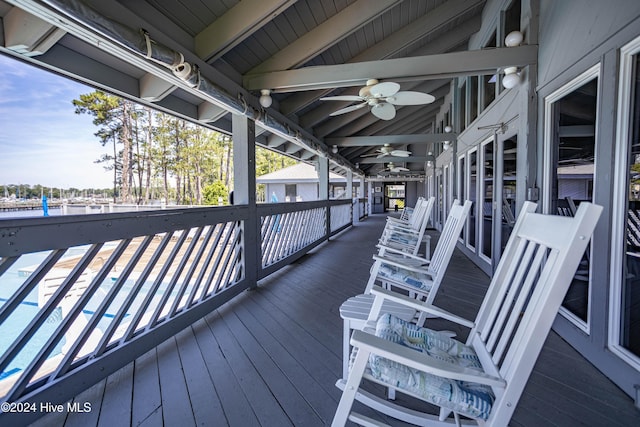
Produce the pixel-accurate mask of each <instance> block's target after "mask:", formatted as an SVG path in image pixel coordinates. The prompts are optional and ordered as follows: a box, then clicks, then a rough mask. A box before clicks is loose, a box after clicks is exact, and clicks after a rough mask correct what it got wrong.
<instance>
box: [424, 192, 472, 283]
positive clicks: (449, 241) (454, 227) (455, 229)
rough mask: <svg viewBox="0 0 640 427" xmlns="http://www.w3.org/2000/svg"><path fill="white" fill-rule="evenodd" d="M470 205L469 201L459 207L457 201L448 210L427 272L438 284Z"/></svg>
mask: <svg viewBox="0 0 640 427" xmlns="http://www.w3.org/2000/svg"><path fill="white" fill-rule="evenodd" d="M472 204H473V203H472V202H471V201H470V200H467V201H466V202H464V205H460V204H458V203H457V201H454V202H453V205H452V206H451V209H450V210H449V215H448V216H447V220H446V221H445V223H444V227H442V232H441V233H440V238H439V239H438V243H437V244H436V247H435V249H434V250H433V254H432V255H431V262H430V263H429V270H430V271H432V272H433V273H434V276H437V277H438V279H439V280H437V279H436V277H434V282H435V281H436V280H437V281H438V283H439V282H440V281H441V280H442V278H443V277H444V273H445V270H446V269H447V266H448V265H449V260H450V259H451V255H452V254H453V250H454V249H455V247H456V242H457V241H458V237H460V232H461V231H462V227H464V224H465V222H466V221H467V216H468V215H469V211H470V210H471V205H472Z"/></svg>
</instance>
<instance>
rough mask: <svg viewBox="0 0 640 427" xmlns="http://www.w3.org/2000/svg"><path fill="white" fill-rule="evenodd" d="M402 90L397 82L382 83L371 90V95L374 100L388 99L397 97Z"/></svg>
mask: <svg viewBox="0 0 640 427" xmlns="http://www.w3.org/2000/svg"><path fill="white" fill-rule="evenodd" d="M399 90H400V85H399V84H398V83H396V82H382V83H378V84H375V85H373V86H371V88H369V93H370V94H371V96H373V97H374V98H386V97H388V96H393V95H395V94H396V93H397V92H398V91H399Z"/></svg>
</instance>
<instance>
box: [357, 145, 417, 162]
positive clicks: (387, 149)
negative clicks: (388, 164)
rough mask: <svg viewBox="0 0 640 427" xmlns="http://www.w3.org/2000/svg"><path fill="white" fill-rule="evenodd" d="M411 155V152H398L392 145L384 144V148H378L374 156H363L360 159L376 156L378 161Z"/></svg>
mask: <svg viewBox="0 0 640 427" xmlns="http://www.w3.org/2000/svg"><path fill="white" fill-rule="evenodd" d="M410 155H411V151H408V150H396V149H395V148H393V147H392V146H391V144H384V145H383V146H382V147H380V148H378V149H377V150H376V152H375V153H373V154H363V155H362V156H360V157H371V156H376V159H380V158H382V157H385V156H393V157H409V156H410Z"/></svg>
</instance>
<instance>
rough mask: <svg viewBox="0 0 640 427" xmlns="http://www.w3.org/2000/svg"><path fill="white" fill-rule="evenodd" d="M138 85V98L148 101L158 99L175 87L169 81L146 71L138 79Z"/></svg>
mask: <svg viewBox="0 0 640 427" xmlns="http://www.w3.org/2000/svg"><path fill="white" fill-rule="evenodd" d="M139 85H140V98H142V99H144V100H147V101H150V102H157V101H160V100H161V99H164V98H165V97H166V96H167V95H169V94H170V93H171V92H173V91H174V90H176V89H177V88H176V86H174V85H173V84H171V83H170V82H168V81H166V80H165V79H161V78H160V77H158V76H155V75H153V74H151V73H146V74H145V75H144V76H142V78H141V79H140V80H139Z"/></svg>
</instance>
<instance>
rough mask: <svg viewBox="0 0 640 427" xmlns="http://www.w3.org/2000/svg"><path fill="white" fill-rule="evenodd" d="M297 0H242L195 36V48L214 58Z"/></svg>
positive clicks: (206, 57) (199, 53)
mask: <svg viewBox="0 0 640 427" xmlns="http://www.w3.org/2000/svg"><path fill="white" fill-rule="evenodd" d="M296 1H297V0H242V1H241V2H239V3H238V4H236V5H235V6H234V7H232V8H231V9H229V10H228V11H227V12H226V13H225V14H224V15H222V16H221V17H219V18H218V19H216V20H215V21H214V22H213V23H211V24H210V25H208V26H207V28H205V29H204V30H202V31H200V32H199V33H198V34H196V36H195V39H194V41H195V52H196V54H197V55H198V56H199V57H200V58H202V59H204V60H205V61H214V60H216V59H218V58H220V57H221V56H222V55H224V54H225V53H227V52H228V51H229V50H231V49H233V48H234V47H235V46H237V45H238V44H240V43H242V41H244V40H245V39H246V38H247V37H249V36H251V35H252V34H253V33H255V32H256V31H258V30H259V29H260V28H262V27H263V26H264V25H265V24H267V23H269V22H270V21H271V20H273V18H275V17H276V16H278V15H279V14H280V13H282V12H283V11H284V10H286V9H287V8H288V7H289V6H291V5H292V4H294V3H295V2H296Z"/></svg>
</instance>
